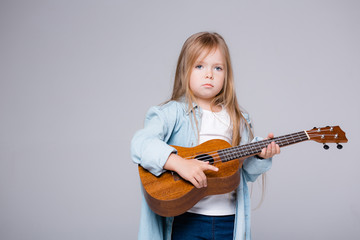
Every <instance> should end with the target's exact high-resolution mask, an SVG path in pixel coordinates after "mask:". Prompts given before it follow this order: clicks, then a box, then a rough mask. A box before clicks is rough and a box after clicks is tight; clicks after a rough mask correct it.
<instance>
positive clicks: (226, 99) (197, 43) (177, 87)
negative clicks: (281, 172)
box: [170, 32, 253, 146]
mask: <svg viewBox="0 0 360 240" xmlns="http://www.w3.org/2000/svg"><path fill="white" fill-rule="evenodd" d="M216 49H219V50H220V52H221V53H222V55H223V57H224V60H225V69H224V70H225V81H224V86H223V88H222V90H221V91H220V92H219V93H218V94H217V95H216V96H215V97H214V99H213V101H212V103H213V105H214V106H216V105H222V106H224V107H225V109H226V110H227V111H228V113H229V115H230V120H231V123H232V126H233V138H232V145H233V146H237V145H239V143H240V141H241V134H240V133H241V132H242V129H243V128H244V127H246V128H247V130H248V132H249V137H250V139H252V138H253V134H252V131H251V128H250V126H249V124H248V122H247V121H246V119H245V118H244V117H243V115H242V113H241V111H240V107H239V104H238V101H237V98H236V93H235V86H234V85H235V83H234V76H233V69H232V64H231V60H230V53H229V49H228V46H227V44H226V42H225V40H224V39H223V37H222V36H220V35H219V34H218V33H215V32H199V33H196V34H193V35H192V36H190V37H189V38H188V39H187V40H186V41H185V43H184V45H183V47H182V49H181V52H180V55H179V59H178V62H177V67H176V73H175V81H174V87H173V92H172V96H171V99H170V100H180V99H181V98H182V97H184V96H185V99H186V100H187V102H188V106H189V109H190V110H191V111H194V109H193V102H196V101H195V97H194V94H193V93H192V91H191V89H190V87H189V82H190V75H191V71H192V67H193V65H194V64H195V61H196V60H197V59H198V58H199V56H200V55H201V54H202V53H203V52H204V51H205V53H206V55H207V54H209V53H210V52H212V51H215V50H216ZM195 119H196V118H195ZM195 121H196V120H195ZM197 125H198V124H197V123H196V126H197Z"/></svg>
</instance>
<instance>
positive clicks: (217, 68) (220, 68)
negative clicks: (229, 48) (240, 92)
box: [215, 67, 223, 71]
mask: <svg viewBox="0 0 360 240" xmlns="http://www.w3.org/2000/svg"><path fill="white" fill-rule="evenodd" d="M215 70H216V71H221V70H223V69H222V67H215Z"/></svg>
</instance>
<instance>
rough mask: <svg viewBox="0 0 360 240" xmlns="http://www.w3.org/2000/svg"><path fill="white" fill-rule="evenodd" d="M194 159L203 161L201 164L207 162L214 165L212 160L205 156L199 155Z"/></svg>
mask: <svg viewBox="0 0 360 240" xmlns="http://www.w3.org/2000/svg"><path fill="white" fill-rule="evenodd" d="M195 159H197V160H200V161H203V162H209V163H210V164H214V159H213V158H212V157H211V156H210V155H207V154H200V155H197V156H196V157H195Z"/></svg>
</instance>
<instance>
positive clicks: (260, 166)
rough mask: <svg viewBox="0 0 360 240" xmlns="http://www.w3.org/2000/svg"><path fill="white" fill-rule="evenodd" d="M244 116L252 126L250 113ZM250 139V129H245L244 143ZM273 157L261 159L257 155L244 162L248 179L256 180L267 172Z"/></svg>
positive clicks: (244, 169) (257, 138)
mask: <svg viewBox="0 0 360 240" xmlns="http://www.w3.org/2000/svg"><path fill="white" fill-rule="evenodd" d="M243 116H244V118H245V119H246V120H247V122H248V123H249V126H251V120H250V117H249V115H248V114H243ZM248 139H249V131H248V129H246V128H245V129H244V130H243V133H242V143H243V144H245V143H246V142H248ZM262 139H263V138H261V137H255V138H254V139H253V140H252V141H251V142H257V141H261V140H262ZM271 165H272V158H268V159H259V158H256V157H254V156H253V157H248V158H246V159H245V160H244V163H243V166H242V168H243V173H244V176H245V178H246V180H247V181H250V182H254V181H255V180H256V179H257V178H258V177H259V176H260V175H261V174H263V173H265V172H266V171H268V170H269V169H270V168H271Z"/></svg>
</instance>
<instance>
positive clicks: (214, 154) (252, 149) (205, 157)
mask: <svg viewBox="0 0 360 240" xmlns="http://www.w3.org/2000/svg"><path fill="white" fill-rule="evenodd" d="M300 133H301V132H300ZM300 133H294V134H288V135H285V136H280V137H276V138H271V139H266V140H262V141H259V142H253V143H249V144H245V145H241V148H243V150H242V151H239V150H237V149H236V148H238V147H240V146H237V147H231V148H227V149H228V150H227V152H226V154H229V155H232V156H234V155H235V154H238V153H239V152H240V153H242V154H243V153H245V155H244V156H246V155H252V154H256V153H260V152H261V150H262V149H263V148H266V146H267V145H268V144H270V143H271V142H276V143H277V144H279V145H281V146H282V145H286V144H290V143H296V142H299V141H303V140H305V138H304V137H300V136H298V135H299V134H300ZM289 136H291V137H292V141H290V142H289V141H288V140H287V138H288V137H289ZM294 138H295V139H294ZM306 139H307V138H306ZM259 148H260V149H259ZM220 150H223V149H220ZM220 150H216V151H211V152H206V153H201V154H198V155H195V156H194V155H193V156H188V157H185V159H197V160H200V161H209V162H210V161H211V160H213V162H219V161H222V160H221V157H220V156H219V153H218V152H219V151H220ZM242 154H241V155H240V156H238V157H234V158H233V159H236V158H240V157H243V155H242Z"/></svg>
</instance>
